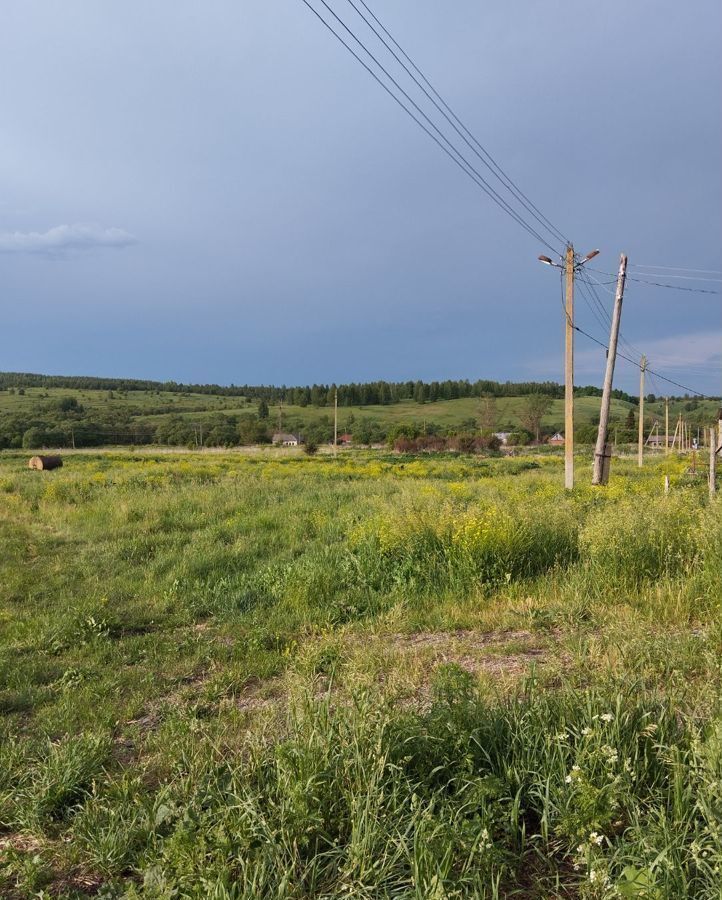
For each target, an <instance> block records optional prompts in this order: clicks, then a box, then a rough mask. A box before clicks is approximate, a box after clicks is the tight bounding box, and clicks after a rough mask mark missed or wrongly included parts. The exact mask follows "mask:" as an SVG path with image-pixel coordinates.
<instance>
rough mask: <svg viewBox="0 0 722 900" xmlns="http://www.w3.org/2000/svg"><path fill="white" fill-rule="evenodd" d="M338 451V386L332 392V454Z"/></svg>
mask: <svg viewBox="0 0 722 900" xmlns="http://www.w3.org/2000/svg"><path fill="white" fill-rule="evenodd" d="M337 453H338V388H335V389H334V392H333V455H334V456H336V454H337Z"/></svg>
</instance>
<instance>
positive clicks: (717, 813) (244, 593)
mask: <svg viewBox="0 0 722 900" xmlns="http://www.w3.org/2000/svg"><path fill="white" fill-rule="evenodd" d="M67 393H68V392H63V394H67ZM81 393H82V392H81ZM26 396H27V395H26ZM17 399H18V400H19V399H22V398H17ZM135 399H137V398H135ZM152 399H153V398H149V400H148V402H149V404H150V402H151V400H152ZM156 399H157V398H156ZM186 399H187V400H188V401H189V402H191V401H192V400H193V399H194V398H184V401H185V400H186ZM204 399H207V398H204ZM82 402H86V401H85V399H83V401H82ZM463 402H464V401H458V403H463ZM441 405H442V404H438V406H439V407H440V406H441ZM429 406H431V404H429ZM388 409H389V410H390V411H393V412H396V409H397V408H396V407H392V408H388ZM26 463H27V454H20V453H14V452H4V453H2V454H0V541H1V546H2V549H3V552H2V554H1V555H0V895H2V896H3V897H8V898H26V897H44V898H48V897H54V898H66V900H67V898H82V897H88V896H91V897H102V898H141V897H142V898H155V900H171V898H198V900H201V898H215V900H223V898H236V900H241V898H244V900H245V898H279V900H280V898H289V900H291V898H293V900H295V898H311V897H319V898H418V900H422V898H423V900H427V898H428V900H442V898H449V900H450V898H467V897H468V898H495V897H523V898H539V900H541V898H550V897H563V898H608V897H609V898H611V897H636V898H650V900H655V898H658V900H662V898H665V900H666V898H669V900H677V898H706V900H712V898H719V897H720V884H721V883H722V881H721V877H720V865H721V864H722V824H721V823H722V714H721V712H720V688H721V685H720V655H721V653H722V619H721V617H720V606H719V602H720V596H721V595H722V527H721V526H722V518H721V516H720V507H719V505H718V504H710V502H709V500H708V496H707V488H706V484H705V481H704V477H703V476H696V477H695V476H693V475H690V474H688V473H687V468H688V465H689V461H688V460H686V459H681V458H676V457H668V458H660V457H657V458H655V459H651V460H649V462H648V464H647V465H646V466H645V468H644V469H643V470H641V471H640V470H638V469H637V467H636V465H635V464H634V463H633V461H631V460H624V459H615V460H614V461H613V479H612V483H611V484H610V486H609V487H608V488H606V489H592V488H591V486H589V484H588V481H589V477H588V476H589V470H590V460H589V459H588V458H586V457H585V456H583V455H579V456H578V458H577V466H578V473H579V485H578V487H577V488H575V490H574V492H572V493H565V492H564V491H563V489H562V487H561V484H562V461H561V458H560V457H559V456H557V455H549V454H547V455H543V456H542V455H539V456H532V455H528V456H518V457H515V458H494V459H485V458H481V457H465V456H451V455H450V456H441V455H440V456H427V457H423V458H414V457H403V456H394V455H391V454H388V455H386V454H381V453H379V454H373V453H371V452H353V451H352V452H344V453H342V454H340V455H339V457H338V458H337V459H334V458H333V457H332V456H331V455H328V454H324V455H322V456H319V457H314V458H305V457H303V456H302V455H300V454H296V453H294V452H293V451H287V452H281V451H273V450H255V451H248V452H246V453H238V452H235V453H204V454H190V453H154V452H153V451H147V452H145V453H142V454H135V455H134V454H131V453H127V452H121V451H112V452H105V453H101V452H97V453H96V452H89V451H86V452H84V453H78V454H67V455H66V457H65V465H64V467H63V468H62V469H59V470H56V471H53V472H33V471H30V470H28V469H27V468H26ZM665 474H668V475H669V476H670V478H671V485H672V488H671V492H670V495H669V496H667V497H665V496H664V495H663V491H662V483H663V477H664V475H665Z"/></svg>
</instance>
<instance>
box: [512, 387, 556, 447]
mask: <svg viewBox="0 0 722 900" xmlns="http://www.w3.org/2000/svg"><path fill="white" fill-rule="evenodd" d="M551 405H552V401H551V398H550V397H548V396H547V395H546V394H527V396H526V397H524V400H523V402H522V407H521V410H520V412H519V419H520V421H521V424H522V425H523V426H524V428H526V430H527V431H529V432H531V434H533V435H534V437H535V439H536V440H537V442H538V441H539V438H540V434H541V421H542V419H543V418H544V416H545V415H546V414H547V413H548V412H549V410H550V409H551Z"/></svg>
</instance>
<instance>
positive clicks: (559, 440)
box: [549, 431, 564, 447]
mask: <svg viewBox="0 0 722 900" xmlns="http://www.w3.org/2000/svg"><path fill="white" fill-rule="evenodd" d="M549 443H550V444H551V445H552V446H553V447H563V446H564V435H563V434H562V433H561V431H555V432H554V434H553V435H552V436H551V437H550V438H549Z"/></svg>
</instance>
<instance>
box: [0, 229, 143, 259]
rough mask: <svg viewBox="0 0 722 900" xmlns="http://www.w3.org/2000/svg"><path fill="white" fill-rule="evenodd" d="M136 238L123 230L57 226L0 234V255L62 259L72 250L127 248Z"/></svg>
mask: <svg viewBox="0 0 722 900" xmlns="http://www.w3.org/2000/svg"><path fill="white" fill-rule="evenodd" d="M135 243H136V238H135V237H134V236H133V235H132V234H130V233H129V232H127V231H124V230H123V229H122V228H105V227H103V226H102V225H96V224H83V223H81V222H77V223H75V224H74V225H56V226H55V228H50V229H49V230H48V231H44V232H40V231H28V232H22V231H2V232H0V253H36V254H41V255H45V256H63V255H66V254H69V253H72V252H74V251H80V250H93V249H96V248H98V247H116V248H120V247H128V246H130V245H131V244H135Z"/></svg>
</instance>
